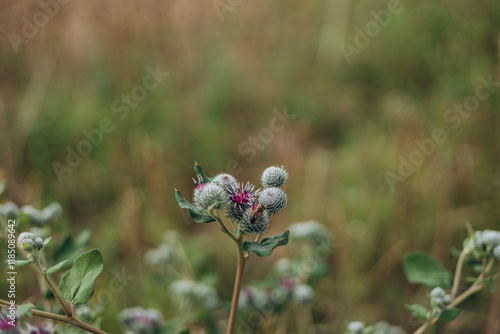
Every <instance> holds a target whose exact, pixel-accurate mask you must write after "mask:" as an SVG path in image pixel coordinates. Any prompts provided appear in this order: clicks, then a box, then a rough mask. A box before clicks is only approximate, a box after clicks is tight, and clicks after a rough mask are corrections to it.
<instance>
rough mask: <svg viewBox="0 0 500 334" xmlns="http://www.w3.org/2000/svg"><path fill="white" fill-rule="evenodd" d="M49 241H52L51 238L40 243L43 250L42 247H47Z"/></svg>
mask: <svg viewBox="0 0 500 334" xmlns="http://www.w3.org/2000/svg"><path fill="white" fill-rule="evenodd" d="M50 240H52V237H49V238H47V239H45V240H44V241H43V243H42V248H43V247H45V246H47V245H48V243H49V242H50Z"/></svg>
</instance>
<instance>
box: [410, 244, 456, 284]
mask: <svg viewBox="0 0 500 334" xmlns="http://www.w3.org/2000/svg"><path fill="white" fill-rule="evenodd" d="M403 266H404V271H405V274H406V278H407V279H408V281H409V282H410V283H419V284H424V285H426V286H428V287H429V288H430V289H433V288H435V287H441V288H443V289H445V290H446V289H449V288H450V287H451V283H452V279H453V275H452V273H451V272H450V271H448V270H447V269H446V268H444V267H443V265H442V264H441V263H439V262H437V261H436V260H434V259H433V258H432V257H430V256H429V255H427V254H426V253H424V252H415V253H411V254H408V255H406V256H405V258H404V260H403Z"/></svg>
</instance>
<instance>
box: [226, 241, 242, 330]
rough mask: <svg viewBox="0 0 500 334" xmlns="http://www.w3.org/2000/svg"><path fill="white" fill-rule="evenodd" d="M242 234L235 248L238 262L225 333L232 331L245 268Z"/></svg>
mask: <svg viewBox="0 0 500 334" xmlns="http://www.w3.org/2000/svg"><path fill="white" fill-rule="evenodd" d="M242 242H243V236H240V237H239V238H238V244H237V245H236V250H237V252H238V264H237V267H236V278H235V280H234V290H233V301H232V303H231V312H230V314H229V324H228V326H227V334H233V333H234V326H235V325H236V316H237V314H238V301H239V299H240V291H241V282H242V281H243V270H244V269H245V255H244V253H243V249H242V248H241V244H242Z"/></svg>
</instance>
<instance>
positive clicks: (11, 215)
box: [0, 202, 19, 219]
mask: <svg viewBox="0 0 500 334" xmlns="http://www.w3.org/2000/svg"><path fill="white" fill-rule="evenodd" d="M0 216H3V217H5V218H6V219H16V218H18V217H19V208H18V207H17V205H16V204H15V203H13V202H7V203H5V204H0Z"/></svg>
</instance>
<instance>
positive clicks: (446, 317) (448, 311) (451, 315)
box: [439, 308, 460, 322]
mask: <svg viewBox="0 0 500 334" xmlns="http://www.w3.org/2000/svg"><path fill="white" fill-rule="evenodd" d="M459 315H460V310H459V309H457V308H445V309H444V310H443V312H442V313H441V315H440V316H439V321H442V322H450V321H452V320H455V319H456V318H457V317H458V316H459Z"/></svg>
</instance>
